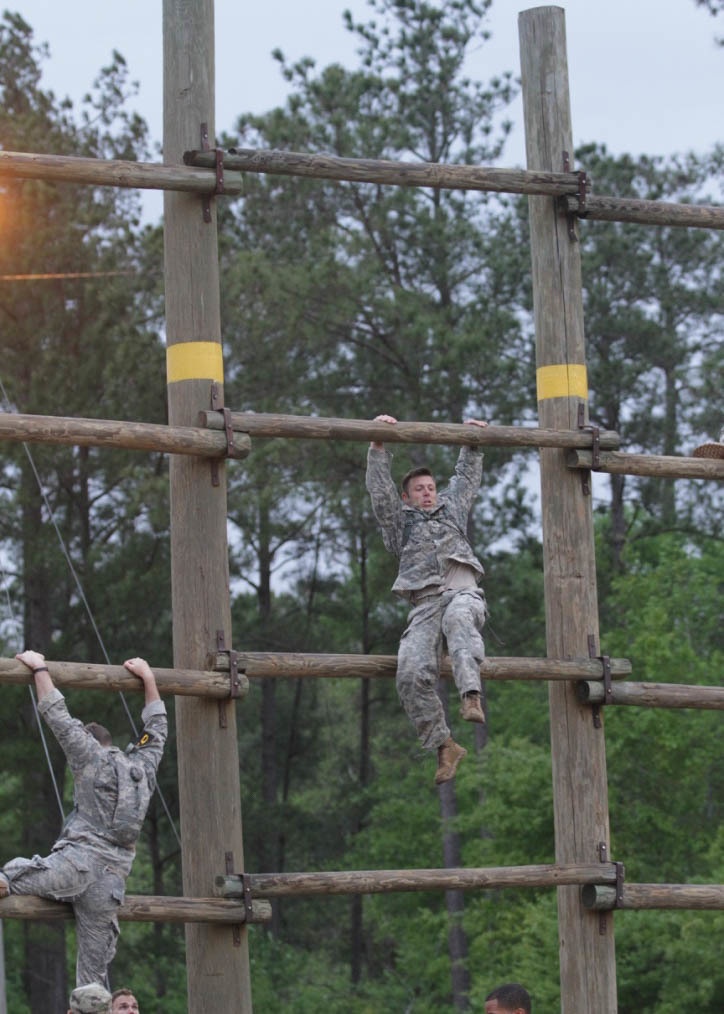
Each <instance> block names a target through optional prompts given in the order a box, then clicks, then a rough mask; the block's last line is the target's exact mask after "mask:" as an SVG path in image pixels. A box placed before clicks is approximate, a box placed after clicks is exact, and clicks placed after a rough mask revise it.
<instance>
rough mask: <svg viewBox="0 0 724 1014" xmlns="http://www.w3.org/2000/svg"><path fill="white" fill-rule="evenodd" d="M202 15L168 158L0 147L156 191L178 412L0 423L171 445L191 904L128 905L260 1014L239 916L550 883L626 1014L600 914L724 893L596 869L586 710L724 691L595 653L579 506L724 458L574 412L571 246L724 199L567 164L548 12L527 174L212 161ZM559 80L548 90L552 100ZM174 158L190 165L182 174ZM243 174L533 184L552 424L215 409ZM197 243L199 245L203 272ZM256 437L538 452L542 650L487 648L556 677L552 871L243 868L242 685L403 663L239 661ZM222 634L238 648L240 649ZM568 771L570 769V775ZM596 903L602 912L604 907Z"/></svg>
mask: <svg viewBox="0 0 724 1014" xmlns="http://www.w3.org/2000/svg"><path fill="white" fill-rule="evenodd" d="M212 25H213V2H212V0H198V2H197V3H195V4H193V5H190V7H188V10H185V11H184V12H183V15H182V13H181V12H180V10H179V9H178V5H177V4H175V3H174V2H173V0H164V68H165V104H164V158H165V162H166V164H165V165H164V166H162V167H153V166H148V165H143V166H141V165H138V164H136V163H113V164H111V163H105V164H102V163H95V161H94V160H89V159H69V158H65V157H63V158H61V157H54V156H39V155H23V154H18V153H8V152H0V176H2V175H14V176H25V177H26V178H43V179H54V180H56V181H57V180H62V179H65V180H67V181H68V182H76V183H78V182H85V183H88V184H90V185H110V186H136V187H147V188H156V189H163V190H164V191H166V204H165V229H166V254H165V256H166V261H165V267H166V298H167V333H168V342H169V425H168V426H165V427H164V426H150V425H147V424H142V423H124V422H109V421H104V420H77V419H75V420H73V419H53V418H49V417H31V416H19V415H7V414H6V415H0V439H5V440H16V441H17V440H22V441H30V442H35V441H43V442H47V443H57V444H77V445H82V446H99V447H126V448H134V449H142V450H155V451H159V452H162V453H169V454H170V455H172V458H171V468H170V471H171V476H170V482H171V503H172V513H171V531H172V599H173V616H174V664H175V666H176V667H177V668H174V669H173V670H159V671H158V682H159V689H160V690H161V692H162V693H166V694H173V695H174V696H175V697H176V714H177V733H178V747H179V784H180V789H181V818H182V819H181V828H182V836H183V841H182V847H183V861H184V894H185V897H184V898H179V899H172V898H166V899H156V898H150V897H149V898H138V897H135V898H128V899H126V904H125V905H124V908H123V910H122V913H121V918H122V919H123V918H125V919H129V920H132V919H148V920H151V921H153V920H162V921H183V922H185V923H186V924H187V962H188V969H189V971H188V982H189V1011H191V1012H192V1014H207V1012H208V1014H211V1012H214V1014H216V1012H217V1011H220V1010H232V1009H233V1010H236V1011H239V1012H240V1014H251V1010H252V1001H251V981H250V970H249V956H248V944H247V939H246V931H245V927H246V925H247V924H249V923H251V922H254V921H264V919H265V918H268V914H269V903H268V899H269V898H272V897H291V896H302V895H320V894H325V895H329V894H354V893H365V894H371V893H386V892H388V891H410V890H452V889H460V890H466V889H469V890H482V889H492V888H501V887H511V886H549V887H555V888H556V889H557V891H558V897H559V925H560V926H561V932H562V934H563V936H565V938H566V940H567V941H568V942H567V945H566V949H565V950H566V953H565V955H564V956H562V963H561V992H562V998H563V1011H564V1014H600V1012H601V1011H603V1010H605V1011H606V1012H607V1014H613V1012H614V1011H615V1010H616V989H615V953H614V937H613V930H612V915H611V911H612V910H613V909H614V908H660V907H672V908H680V907H691V908H701V909H705V908H722V907H724V897H723V895H724V888H722V887H721V886H716V885H714V886H709V885H635V884H627V883H626V882H625V877H624V871H623V866H622V864H620V863H611V862H608V861H606V860H605V855H606V852H607V843H608V841H609V833H608V801H607V786H606V767H605V755H604V738H603V730H602V726H601V724H600V723H598V724H596V723H594V722H593V721H592V720H591V709H592V705H593V706H594V707H599V706H600V705H602V704H605V705H612V704H632V703H636V704H639V705H640V706H652V707H695V708H698V707H711V708H721V707H722V703H721V696H722V695H721V693H719V692H718V691H719V689H720V688H694V687H683V688H674V687H671V686H655V685H650V684H636V683H629V682H628V681H626V680H625V677H626V676H628V675H630V674H631V666H630V663H628V661H627V660H625V659H609V660H607V661H604V659H603V658H597V657H591V656H592V654H593V651H595V647H594V648H593V651H592V650H591V644H592V642H593V644H594V646H595V644H596V643H597V641H598V610H597V601H596V593H595V556H594V550H593V542H592V518H591V503H590V497H588V498H587V497H586V494H585V492H584V491H583V489H582V485H581V482H580V475H579V474H578V471H579V470H581V469H583V470H584V472H585V471H588V470H591V469H593V470H598V471H602V472H603V471H621V472H625V473H626V474H643V475H658V476H660V477H670V478H684V477H686V478H701V479H719V478H723V477H724V464H722V463H720V462H712V461H702V460H700V459H689V458H683V457H682V458H668V459H666V461H662V460H661V459H660V457H657V456H655V455H651V456H647V455H627V454H625V453H620V452H619V450H618V448H619V443H620V441H619V439H618V436H617V434H615V433H606V432H604V433H598V434H596V435H595V436H594V433H593V432H592V430H591V428H590V427H585V426H583V425H582V424H581V419H580V409H581V407H582V406H583V408H584V413H585V405H586V402H587V386H586V382H585V348H584V339H583V325H582V322H583V315H582V303H581V279H580V258H579V253H578V250H577V247H576V244H575V242H573V241H572V238H571V231H572V229H573V230H574V229H575V223H574V224H573V226H572V223H571V216H573V217H574V218H575V217H578V216H580V217H583V216H584V215H585V216H586V217H588V218H590V219H595V218H601V219H603V220H616V221H637V222H643V223H647V224H652V225H676V226H684V227H688V226H694V227H705V228H724V210H722V209H721V208H701V207H698V206H697V207H693V206H690V205H664V204H660V203H658V202H626V201H619V200H618V199H613V198H600V197H593V196H592V195H590V193H588V192H587V188H586V181H585V179H584V178H583V177H584V176H585V174H582V173H576V172H567V171H559V170H560V164H561V162H562V157H563V152H564V151H566V150H570V149H571V147H572V144H571V137H570V134H571V131H570V112H569V109H568V80H567V67H566V53H565V32H564V22H563V11H562V10H560V9H559V8H537V9H534V10H532V11H526V12H524V13H523V14H522V15H521V16H520V32H521V59H522V65H523V85H524V96H525V110H526V111H525V118H526V135H527V144H528V161H529V164H530V165H532V166H533V168H531V169H529V170H527V171H524V172H523V171H521V172H518V171H513V170H488V169H480V168H477V167H468V166H420V165H417V164H416V165H410V164H408V163H389V162H381V161H373V160H350V159H335V158H333V157H331V156H326V155H325V156H322V155H300V154H299V153H290V152H271V153H270V152H248V151H243V152H236V153H233V154H231V153H229V154H226V153H222V154H221V156H220V155H219V153H218V152H216V151H214V150H206V151H199V150H198V149H194V150H193V151H189V132H191V133H192V134H193V133H194V132H195V133H196V134H197V135H199V136H200V137H201V139H202V141H203V140H205V141H206V145H205V146H206V147H208V138H210V137H213V136H214V122H213V108H214V85H213V80H212V75H211V73H210V68H212V67H213V37H212ZM550 82H554V84H555V88H552V89H551V87H550ZM182 161H185V162H187V163H191V164H190V165H189V164H187V165H184V166H182V165H181V162H182ZM247 171H252V172H283V173H285V174H292V175H298V176H306V177H315V178H326V179H339V180H342V179H351V180H354V181H356V182H365V181H366V182H370V181H375V182H382V183H388V184H390V185H396V186H400V185H402V186H429V187H441V186H453V187H461V186H462V187H468V188H469V189H478V190H491V191H497V192H500V191H506V192H512V193H525V194H529V195H530V200H531V237H532V253H533V274H534V290H535V316H536V336H537V367H538V381H539V385H538V387H539V406H540V420H541V426H540V427H538V428H534V427H496V426H491V427H489V428H488V429H487V430H475V431H473V429H472V428H471V427H465V426H462V425H455V424H442V423H399V424H398V425H397V426H396V427H395V428H394V429H393V430H392V429H390V428H389V427H385V426H383V424H374V423H372V422H369V421H363V420H340V419H308V418H302V417H291V416H266V415H257V414H252V413H234V412H231V411H229V410H228V409H226V407H225V406H224V399H223V363H222V359H221V336H220V317H219V299H218V289H219V278H218V251H217V234H216V220H215V203H214V199H215V198H217V197H219V196H221V194H222V193H227V194H232V193H236V192H238V190H239V188H238V185H236V183H235V180H236V176H235V175H234V176H233V177H231V178H230V177H229V176H228V174H229V173H233V174H236V173H238V172H247ZM345 174H346V175H345ZM199 197H201V198H202V201H203V202H204V204H203V209H202V208H201V207H200V204H199V200H198V198H199ZM189 249H193V250H194V270H193V271H192V270H191V264H190V258H189V256H188V250H189ZM177 367H180V368H177ZM209 403H210V404H209ZM584 421H585V420H584ZM252 438H284V439H312V440H318V439H324V440H357V441H367V440H370V439H380V440H384V441H385V442H403V443H413V442H414V443H440V444H450V445H455V444H470V443H475V444H480V445H486V446H499V447H509V448H510V447H512V448H533V449H537V450H540V452H541V476H542V484H543V526H544V555H545V583H546V616H547V627H548V632H549V641H548V654H549V656H550V657H548V658H546V659H504V658H498V659H487V660H486V662H485V663H484V664H483V666H482V667H481V673H482V675H483V678H484V679H545V680H546V681H548V684H549V693H550V696H551V704H552V707H551V713H552V726H551V739H552V751H553V757H554V801H555V808H556V813H555V818H556V819H555V823H556V840H557V853H556V859H557V861H556V863H554V864H549V865H547V866H539V867H519V868H496V869H494V870H416V871H402V870H397V871H382V870H378V871H347V872H344V871H337V872H328V873H296V874H295V873H289V874H247V873H245V872H244V858H243V835H242V826H241V809H240V803H238V802H237V801H238V800H239V780H238V766H239V765H238V752H237V749H238V748H237V743H236V726H235V709H234V704H233V701H234V698H235V697H236V696H243V694H244V693H245V692H246V690H247V688H248V680H249V678H276V677H279V676H286V677H294V678H314V677H316V678H359V677H365V678H368V677H375V678H377V677H378V678H390V677H392V676H393V675H394V668H395V658H394V656H345V655H329V656H323V655H287V654H281V653H279V654H275V653H243V652H233V653H232V652H231V651H230V644H231V622H230V607H229V600H228V594H227V591H226V589H227V588H228V552H227V546H226V531H225V525H226V485H225V470H224V466H225V459H226V458H229V457H244V456H245V455H246V454H248V452H249V450H250V447H251V440H252ZM634 459H637V460H634ZM638 459H641V460H640V461H639V460H638ZM209 462H211V463H212V464H213V465H214V466H215V467H216V479H215V481H212V480H211V478H210V469H209ZM694 466H696V467H694ZM637 468H642V469H643V468H646V469H650V470H649V471H636V469H637ZM191 504H193V515H192V512H191V507H190V505H191ZM201 533H203V537H201ZM561 547H563V551H561ZM212 576H213V580H212ZM573 589H575V591H573ZM219 640H222V641H224V640H226V641H227V642H228V647H229V651H227V650H226V647H225V646H222V645H220V644H219ZM586 651H588V654H586ZM232 656H233V658H232ZM49 668H50V671H51V675H52V676H53V678H54V680H56V682H57V684H58V685H59V686H77V687H84V688H86V689H99V690H116V689H121V688H122V689H124V690H125V689H131V686H132V681H133V678H132V677H130V676H129V675H128V674H127V673H125V670H124V671H123V672H121V671H120V670H121V669H122V667H114V666H105V667H102V666H87V665H82V666H77V665H75V664H72V663H66V662H51V663H50V665H49ZM2 682H8V683H12V682H28V674H27V671H25V672H24V673H21V672H20V671H19V670H18V663H15V662H14V661H12V660H0V683H2ZM644 688H645V689H644ZM133 689H136V687H135V686H134V687H133ZM642 690H643V693H642ZM667 695H668V697H667ZM667 700H668V701H669V703H666V701H667ZM673 701H676V702H677V703H671V702H673ZM198 743H202V744H203V754H202V753H201V751H199V750H198V748H197V746H196V745H195V744H198ZM571 771H575V775H576V778H575V779H574V778H571ZM208 784H213V785H214V786H215V792H214V793H208V792H206V791H204V790H205V788H206V787H207V786H208ZM582 785H585V791H582V790H581V786H582ZM219 801H223V805H220V804H219ZM574 817H575V819H573V818H574ZM574 825H575V826H574ZM199 826H202V827H204V828H205V829H206V833H205V835H204V837H203V840H202V839H201V836H199V835H197V834H196V833H195V829H196V828H197V827H199ZM212 885H215V887H216V889H217V890H218V891H219V892H220V893H221V894H222V895H223V894H224V893H228V894H229V895H233V897H218V898H208V897H207V896H206V894H207V892H208V890H209V889H210V888H211V886H212ZM592 912H595V913H596V915H597V918H595V919H593V918H592ZM69 915H70V913H69V910H68V907H67V906H62V905H58V904H56V903H51V902H41V900H40V899H32V898H22V899H21V898H14V897H10V898H7V899H5V900H4V901H2V902H0V916H3V917H6V916H7V917H14V918H39V917H42V918H68V917H69ZM229 925H231V927H232V932H231V933H229ZM602 930H603V932H602Z"/></svg>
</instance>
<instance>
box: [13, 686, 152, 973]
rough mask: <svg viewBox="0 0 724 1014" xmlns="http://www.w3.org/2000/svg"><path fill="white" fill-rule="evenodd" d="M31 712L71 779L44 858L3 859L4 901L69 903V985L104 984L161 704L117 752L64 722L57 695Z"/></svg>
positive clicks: (147, 788)
mask: <svg viewBox="0 0 724 1014" xmlns="http://www.w3.org/2000/svg"><path fill="white" fill-rule="evenodd" d="M38 709H39V711H40V712H41V714H42V715H43V717H44V718H45V721H46V722H47V723H48V725H49V726H50V728H51V729H52V731H53V733H54V735H55V737H56V739H57V740H58V742H59V743H60V745H61V747H62V748H63V752H64V753H65V756H66V759H67V761H68V764H69V766H70V769H71V771H72V773H73V779H74V808H73V811H72V813H71V814H70V816H69V817H68V819H67V820H66V822H65V825H64V826H63V830H62V831H61V835H60V837H59V838H58V840H57V841H56V843H55V845H53V849H52V851H51V853H50V855H49V856H46V857H45V858H43V857H41V856H33V858H32V859H11V860H10V862H9V863H6V864H5V866H4V867H3V868H2V873H3V874H4V876H5V878H6V879H7V881H8V884H9V887H10V893H11V894H37V895H39V896H40V897H41V898H52V899H54V900H55V901H66V902H71V903H72V905H73V911H74V914H75V920H76V935H77V941H78V960H77V964H76V983H77V985H79V986H81V985H84V984H86V983H92V982H96V983H98V982H104V981H105V978H106V970H107V968H108V965H109V964H110V962H111V961H112V960H113V956H114V954H115V952H116V943H117V939H118V933H119V929H118V918H117V913H118V908H119V906H120V905H121V903H122V902H123V897H124V893H125V885H126V878H127V877H128V874H129V873H130V870H131V865H132V863H133V859H134V856H135V854H136V840H137V838H138V835H139V832H140V830H141V825H142V823H143V819H144V817H145V815H146V810H147V809H148V804H149V801H150V799H151V796H152V794H153V790H154V788H155V786H156V770H157V768H158V765H159V762H160V760H161V755H162V754H163V747H164V744H165V742H166V736H167V734H168V723H167V720H166V706H165V705H164V703H163V701H152V702H151V703H150V704H147V705H146V707H145V708H144V709H143V712H142V715H141V717H142V720H143V723H144V725H143V733H142V735H141V737H140V739H139V740H138V742H137V743H135V744H132V745H131V746H129V747H128V749H127V750H126V752H125V753H124V752H123V751H122V750H119V749H118V748H117V747H113V746H112V747H104V746H101V744H100V743H99V742H98V741H97V740H96V739H95V738H94V736H92V735H91V733H90V732H88V730H87V729H86V728H85V726H84V725H83V723H82V722H79V721H78V720H77V719H75V718H72V717H71V716H70V714H69V713H68V709H67V707H66V704H65V699H64V697H63V695H62V693H61V692H60V691H59V690H58V689H53V690H52V691H51V692H50V693H49V694H48V695H47V696H46V697H44V698H42V700H40V702H39V703H38Z"/></svg>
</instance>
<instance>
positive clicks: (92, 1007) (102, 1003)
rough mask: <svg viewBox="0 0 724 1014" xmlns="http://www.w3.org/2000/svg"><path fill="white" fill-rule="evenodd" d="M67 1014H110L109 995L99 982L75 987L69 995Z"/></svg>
mask: <svg viewBox="0 0 724 1014" xmlns="http://www.w3.org/2000/svg"><path fill="white" fill-rule="evenodd" d="M68 1014H111V994H110V993H109V992H108V990H107V989H106V988H105V986H101V984H100V983H99V982H91V983H88V984H87V985H85V986H76V988H75V989H74V990H73V992H72V993H71V994H70V1007H69V1008H68Z"/></svg>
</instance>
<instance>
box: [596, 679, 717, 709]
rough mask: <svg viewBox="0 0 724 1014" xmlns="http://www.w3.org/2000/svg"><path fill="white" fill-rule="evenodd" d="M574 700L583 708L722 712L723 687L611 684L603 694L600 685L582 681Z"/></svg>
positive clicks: (680, 684) (684, 684) (602, 688)
mask: <svg viewBox="0 0 724 1014" xmlns="http://www.w3.org/2000/svg"><path fill="white" fill-rule="evenodd" d="M577 690H578V696H579V698H580V700H581V701H583V702H584V703H586V704H603V703H604V700H605V701H606V703H607V704H631V705H638V706H639V707H644V708H696V709H698V710H701V711H704V710H709V711H724V687H702V686H692V685H691V684H686V683H630V682H623V683H614V684H612V686H611V692H610V693H609V694H607V693H606V691H605V689H604V686H603V683H602V682H596V683H592V682H588V681H584V682H582V683H579V685H578V688H577Z"/></svg>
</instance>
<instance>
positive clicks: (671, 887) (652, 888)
mask: <svg viewBox="0 0 724 1014" xmlns="http://www.w3.org/2000/svg"><path fill="white" fill-rule="evenodd" d="M581 900H582V902H583V905H584V907H585V908H588V909H591V910H593V911H599V912H603V911H607V910H609V909H613V908H628V909H634V908H635V909H652V908H678V909H689V910H692V911H696V910H698V911H704V910H714V911H715V910H721V909H724V884H624V885H623V892H622V897H621V898H620V899H619V900H618V902H617V901H616V888H615V887H610V886H608V885H601V884H586V885H585V886H584V887H583V888H582V889H581Z"/></svg>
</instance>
